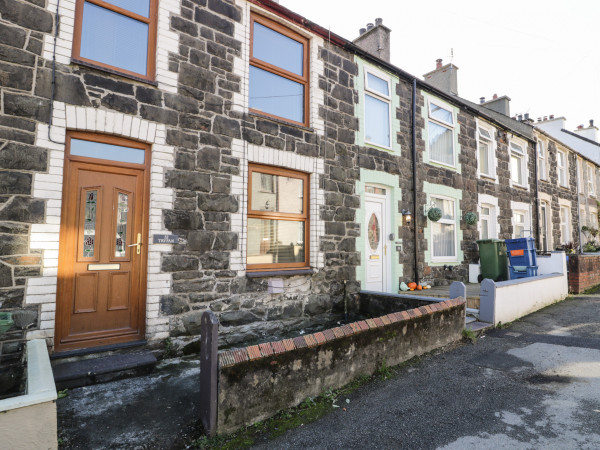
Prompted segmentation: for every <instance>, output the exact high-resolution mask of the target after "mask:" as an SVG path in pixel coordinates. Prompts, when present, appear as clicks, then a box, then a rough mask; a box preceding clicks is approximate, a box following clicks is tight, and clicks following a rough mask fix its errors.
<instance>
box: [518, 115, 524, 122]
mask: <svg viewBox="0 0 600 450" xmlns="http://www.w3.org/2000/svg"><path fill="white" fill-rule="evenodd" d="M517 120H518V121H519V122H523V114H519V115H517Z"/></svg>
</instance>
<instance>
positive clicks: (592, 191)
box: [586, 163, 596, 197]
mask: <svg viewBox="0 0 600 450" xmlns="http://www.w3.org/2000/svg"><path fill="white" fill-rule="evenodd" d="M586 171H587V188H588V195H589V196H590V197H595V196H596V169H595V167H594V166H593V165H591V164H589V163H588V164H587V165H586Z"/></svg>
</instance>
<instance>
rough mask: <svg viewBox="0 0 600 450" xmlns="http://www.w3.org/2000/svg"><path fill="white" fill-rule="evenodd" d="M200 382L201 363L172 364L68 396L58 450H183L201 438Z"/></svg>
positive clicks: (62, 409) (60, 417)
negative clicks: (184, 445)
mask: <svg viewBox="0 0 600 450" xmlns="http://www.w3.org/2000/svg"><path fill="white" fill-rule="evenodd" d="M199 379H200V364H199V362H198V361H197V360H181V359H171V360H166V361H164V362H162V363H160V364H159V365H158V367H157V368H156V370H155V372H153V373H152V374H150V375H146V376H142V377H137V378H129V379H126V380H119V381H112V382H110V383H105V384H97V385H94V386H87V387H82V388H77V389H72V390H69V391H68V395H67V397H65V398H61V399H59V400H58V401H57V409H58V437H59V447H60V448H63V449H85V450H91V449H137V450H142V449H170V448H182V447H183V444H184V443H186V442H190V441H191V440H192V439H193V438H197V437H199V434H200V431H199V430H200V424H199V420H198V404H199V402H200V397H199V396H200V390H199V386H198V382H199ZM0 448H2V445H1V444H0Z"/></svg>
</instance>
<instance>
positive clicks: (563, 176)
mask: <svg viewBox="0 0 600 450" xmlns="http://www.w3.org/2000/svg"><path fill="white" fill-rule="evenodd" d="M556 170H557V171H558V184H559V185H561V186H563V187H567V154H566V153H565V152H563V151H562V150H559V151H558V152H557V153H556Z"/></svg>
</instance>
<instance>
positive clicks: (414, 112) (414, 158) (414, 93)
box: [411, 78, 419, 284]
mask: <svg viewBox="0 0 600 450" xmlns="http://www.w3.org/2000/svg"><path fill="white" fill-rule="evenodd" d="M416 121H417V79H416V78H413V83H412V120H411V122H412V123H411V127H412V169H413V173H412V179H413V217H414V219H413V225H414V227H415V280H414V281H415V283H417V284H419V236H418V234H417V220H418V219H417V217H419V214H418V212H417V125H416Z"/></svg>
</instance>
